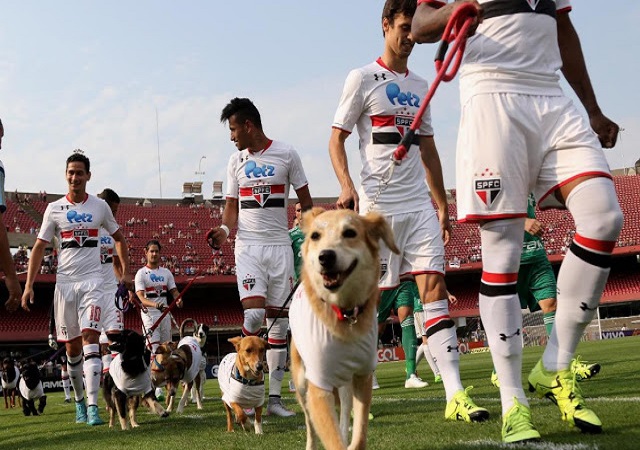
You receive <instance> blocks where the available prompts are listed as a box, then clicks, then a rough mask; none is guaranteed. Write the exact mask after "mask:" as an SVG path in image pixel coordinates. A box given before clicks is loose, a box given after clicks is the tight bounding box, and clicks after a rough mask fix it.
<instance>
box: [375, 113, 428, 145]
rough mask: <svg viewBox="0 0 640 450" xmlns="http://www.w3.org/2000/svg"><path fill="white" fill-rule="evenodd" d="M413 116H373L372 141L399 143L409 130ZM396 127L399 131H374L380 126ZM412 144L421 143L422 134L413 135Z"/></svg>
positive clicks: (385, 143)
mask: <svg viewBox="0 0 640 450" xmlns="http://www.w3.org/2000/svg"><path fill="white" fill-rule="evenodd" d="M411 122H413V116H400V115H386V116H383V115H381V116H371V143H372V144H380V145H398V144H400V141H401V140H402V136H403V133H404V132H405V130H409V127H411ZM383 127H384V128H388V127H395V128H396V130H397V131H373V130H375V129H379V128H383ZM411 145H420V136H418V135H415V136H413V140H412V141H411Z"/></svg>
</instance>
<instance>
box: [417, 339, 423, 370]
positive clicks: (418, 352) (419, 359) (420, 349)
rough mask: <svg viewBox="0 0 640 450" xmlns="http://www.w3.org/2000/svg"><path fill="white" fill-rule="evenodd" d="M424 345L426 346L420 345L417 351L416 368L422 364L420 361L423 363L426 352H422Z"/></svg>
mask: <svg viewBox="0 0 640 450" xmlns="http://www.w3.org/2000/svg"><path fill="white" fill-rule="evenodd" d="M423 345H424V344H420V345H419V346H418V348H417V349H416V368H417V367H418V363H420V361H422V358H424V351H422V346H423Z"/></svg>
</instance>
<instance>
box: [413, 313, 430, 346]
mask: <svg viewBox="0 0 640 450" xmlns="http://www.w3.org/2000/svg"><path fill="white" fill-rule="evenodd" d="M425 319H426V316H425V313H424V311H417V312H414V313H413V325H414V326H415V328H416V337H417V338H418V339H421V338H422V336H426V335H427V330H425V328H424V322H425Z"/></svg>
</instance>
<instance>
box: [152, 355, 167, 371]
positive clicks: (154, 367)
mask: <svg viewBox="0 0 640 450" xmlns="http://www.w3.org/2000/svg"><path fill="white" fill-rule="evenodd" d="M151 371H152V372H164V366H163V365H162V364H160V363H159V362H158V360H157V359H155V358H153V364H151Z"/></svg>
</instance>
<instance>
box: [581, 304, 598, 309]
mask: <svg viewBox="0 0 640 450" xmlns="http://www.w3.org/2000/svg"><path fill="white" fill-rule="evenodd" d="M580 309H581V310H583V311H595V310H596V309H598V307H597V306H596V307H595V308H589V306H587V304H586V303H585V302H582V303H581V304H580Z"/></svg>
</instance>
